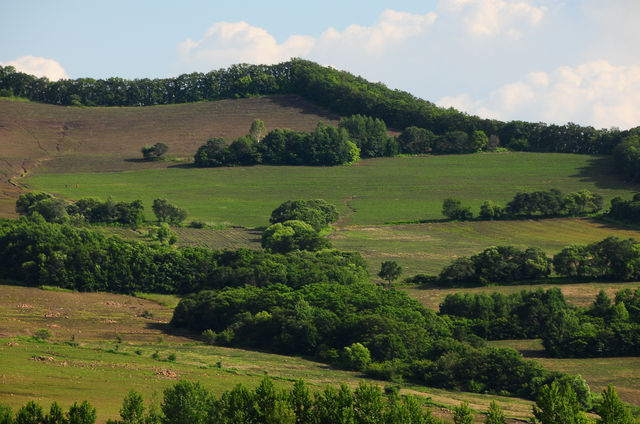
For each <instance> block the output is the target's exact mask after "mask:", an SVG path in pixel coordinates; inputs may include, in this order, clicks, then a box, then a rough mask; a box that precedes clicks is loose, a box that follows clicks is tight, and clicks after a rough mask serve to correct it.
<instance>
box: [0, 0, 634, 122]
mask: <svg viewBox="0 0 640 424" xmlns="http://www.w3.org/2000/svg"><path fill="white" fill-rule="evenodd" d="M0 3H4V4H3V5H2V7H1V10H2V14H3V18H4V19H3V24H2V25H1V26H0V65H4V66H6V65H12V66H15V67H16V68H17V69H18V70H21V71H23V72H28V73H31V74H34V75H38V76H47V77H48V78H49V79H52V80H57V79H60V78H80V77H91V78H108V77H113V76H117V77H123V78H130V79H133V78H163V77H169V76H177V75H179V74H181V73H190V72H207V71H209V70H212V69H219V68H226V67H228V66H230V65H232V64H235V63H262V64H273V63H279V62H282V61H286V60H288V59H290V58H291V57H301V58H304V59H309V60H312V61H315V62H318V63H320V64H321V65H326V66H333V67H335V68H338V69H342V70H345V71H348V72H351V73H352V74H355V75H360V76H362V77H364V78H366V79H368V80H370V81H379V82H382V83H384V84H385V85H387V86H388V87H390V88H392V89H399V90H404V91H408V92H410V93H411V94H413V95H415V96H417V97H420V98H423V99H425V100H429V101H432V102H434V103H436V104H438V105H440V106H444V107H455V108H456V109H459V110H462V111H464V112H467V113H469V114H474V115H479V116H481V117H485V118H496V119H501V120H514V119H517V120H525V121H535V122H538V121H542V122H548V123H558V124H563V123H566V122H574V123H578V124H581V125H591V126H594V127H596V128H610V127H618V128H621V129H626V128H630V127H635V126H639V125H640V48H638V46H639V45H640V25H638V22H640V1H638V0H606V1H605V0H565V1H560V0H394V1H388V0H369V1H351V0H341V1H334V0H324V1H317V0H316V1H308V0H297V1H289V0H271V1H264V0H262V1H253V0H245V1H229V0H226V1H218V0H208V1H205V0H183V1H181V2H173V1H172V2H170V1H163V0H156V1H146V0H128V1H121V0H109V1H100V2H98V1H86V0H82V1H79V0H78V1H73V0H56V1H45V0H40V1H35V0H20V1H11V0H0Z"/></svg>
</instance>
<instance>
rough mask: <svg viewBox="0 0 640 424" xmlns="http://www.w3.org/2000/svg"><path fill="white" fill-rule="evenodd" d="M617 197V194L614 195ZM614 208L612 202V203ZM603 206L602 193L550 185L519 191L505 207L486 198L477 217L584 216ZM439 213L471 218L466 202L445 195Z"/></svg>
mask: <svg viewBox="0 0 640 424" xmlns="http://www.w3.org/2000/svg"><path fill="white" fill-rule="evenodd" d="M616 199H617V198H616ZM612 208H613V203H612ZM601 210H602V196H600V195H599V194H597V193H591V192H590V191H588V190H580V191H577V192H574V193H567V194H563V193H562V192H561V191H560V190H558V189H554V188H552V189H551V190H546V191H544V190H543V191H533V192H529V193H524V192H518V193H516V195H515V196H514V197H513V199H512V200H511V201H509V202H508V203H507V206H506V207H502V206H499V205H497V204H495V203H494V202H492V201H490V200H486V201H484V202H483V203H482V205H481V206H480V213H479V214H478V219H485V220H486V219H488V220H493V219H522V218H551V217H562V216H583V215H588V214H593V213H597V212H600V211H601ZM442 214H443V215H444V216H446V217H447V218H449V219H456V220H460V221H465V220H470V219H473V212H471V208H470V207H469V206H464V205H463V204H462V202H461V201H460V200H458V199H454V198H447V199H445V200H444V201H443V202H442Z"/></svg>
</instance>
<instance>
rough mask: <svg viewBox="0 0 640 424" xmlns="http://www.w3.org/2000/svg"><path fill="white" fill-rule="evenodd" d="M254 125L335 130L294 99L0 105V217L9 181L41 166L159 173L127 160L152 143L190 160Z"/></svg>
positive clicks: (8, 208)
mask: <svg viewBox="0 0 640 424" xmlns="http://www.w3.org/2000/svg"><path fill="white" fill-rule="evenodd" d="M256 118H259V119H262V120H263V121H264V122H265V125H266V127H267V129H268V130H269V129H273V128H283V127H284V128H292V129H295V130H305V131H310V130H312V129H313V128H315V126H316V124H317V123H318V121H320V120H322V121H324V122H326V123H332V124H335V123H336V117H335V116H334V115H330V114H327V113H326V112H324V111H323V110H321V109H319V108H317V107H315V106H313V105H311V104H310V103H308V102H306V101H304V100H302V99H301V98H299V97H295V96H277V97H263V98H252V99H236V100H221V101H218V102H203V103H192V104H180V105H166V106H154V107H144V108H140V107H112V108H107V107H94V108H76V107H63V106H53V105H45V104H40V103H30V102H27V103H24V102H17V101H10V100H0V140H1V141H2V142H1V143H0V177H1V178H0V216H8V215H11V214H12V213H13V203H14V202H15V198H16V197H17V194H18V192H17V190H16V187H15V186H12V185H11V184H10V183H9V182H8V180H9V179H10V178H12V177H14V176H16V175H21V174H23V173H25V172H27V171H30V170H32V169H34V168H35V167H37V166H38V164H40V163H41V162H43V161H48V162H49V168H50V169H53V170H58V171H60V170H67V171H68V170H69V169H77V170H85V171H95V170H102V171H122V170H126V169H140V168H145V167H152V168H157V167H159V166H160V167H164V166H166V164H162V163H152V164H145V163H139V162H131V161H130V160H131V159H134V158H139V157H140V148H141V147H142V146H143V145H145V144H154V143H156V142H159V141H161V142H164V143H166V144H167V145H168V146H169V153H168V155H170V156H177V157H186V158H191V157H192V156H193V154H194V153H195V151H196V149H197V148H198V147H199V146H200V145H202V144H203V143H204V142H205V141H206V140H207V139H209V138H211V137H227V138H233V137H238V136H241V135H244V134H246V133H247V131H248V130H249V127H250V125H251V122H252V121H253V120H254V119H256ZM127 160H129V161H127ZM78 182H81V181H74V182H73V183H74V184H75V183H78Z"/></svg>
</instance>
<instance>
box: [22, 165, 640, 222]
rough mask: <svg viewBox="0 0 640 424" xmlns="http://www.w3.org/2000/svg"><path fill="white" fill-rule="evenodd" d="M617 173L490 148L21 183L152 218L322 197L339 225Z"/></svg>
mask: <svg viewBox="0 0 640 424" xmlns="http://www.w3.org/2000/svg"><path fill="white" fill-rule="evenodd" d="M613 174H614V173H613V172H612V164H611V160H610V158H609V157H595V156H587V155H571V154H559V153H546V154H545V153H486V154H475V155H449V156H422V157H401V158H382V159H371V160H363V161H361V162H360V163H358V164H356V165H353V166H348V167H347V166H337V167H287V166H282V167H279V166H254V167H236V168H210V169H197V168H182V167H173V168H166V169H145V170H140V171H132V172H122V173H84V174H78V173H76V174H60V173H51V174H47V173H46V168H42V169H40V170H37V171H36V172H34V173H33V175H31V176H28V177H26V178H24V179H22V180H21V183H23V184H25V185H27V186H28V187H30V188H33V189H37V190H43V191H47V192H51V193H57V194H58V195H60V196H63V197H65V198H67V199H79V198H82V197H90V196H97V197H100V198H103V199H106V198H108V197H109V196H111V197H112V198H113V199H114V200H116V201H120V200H128V201H130V200H134V199H142V200H143V202H144V205H145V207H146V208H147V210H146V214H147V218H148V219H152V218H153V215H152V212H151V204H152V202H153V199H154V198H157V197H163V198H167V199H169V201H170V202H172V203H175V204H177V205H179V206H181V207H183V208H186V209H187V210H188V212H189V217H188V219H189V220H203V221H206V222H208V223H211V224H232V225H240V226H245V227H261V226H266V225H267V224H268V218H269V215H270V213H271V211H272V210H273V209H274V208H275V207H276V206H278V205H279V204H280V203H282V202H283V201H285V200H288V199H298V198H304V199H309V198H322V199H325V200H327V201H329V202H331V203H334V204H336V205H337V206H338V208H339V210H340V212H341V214H343V215H344V216H346V219H343V220H342V221H341V222H340V225H347V224H352V225H354V224H360V225H370V224H382V223H386V222H393V221H416V220H421V219H441V218H443V217H442V214H441V209H442V201H443V200H444V199H445V198H447V197H456V198H459V199H461V200H462V201H463V202H464V203H465V204H467V205H469V206H471V207H472V208H473V209H474V211H476V213H477V210H478V209H479V206H480V204H481V203H482V202H483V201H484V200H487V199H491V200H493V201H496V202H498V203H502V204H505V203H506V202H507V201H508V200H510V199H511V198H512V197H513V195H514V194H515V193H516V192H518V191H531V190H542V189H550V188H553V187H555V188H558V189H560V190H562V191H565V192H569V191H576V190H581V189H588V190H590V191H594V192H597V193H600V194H601V195H602V196H603V197H604V198H605V200H607V201H608V200H610V199H611V198H612V197H614V196H627V197H629V196H630V194H631V193H632V192H633V191H635V190H637V189H638V187H639V186H637V185H629V184H625V183H623V182H621V181H620V180H619V179H617V178H616V177H614V176H613ZM76 185H78V187H76Z"/></svg>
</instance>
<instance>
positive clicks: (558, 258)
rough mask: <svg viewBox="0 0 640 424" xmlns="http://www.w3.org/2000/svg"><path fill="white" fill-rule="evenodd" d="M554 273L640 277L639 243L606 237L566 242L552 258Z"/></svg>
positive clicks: (613, 277)
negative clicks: (577, 243)
mask: <svg viewBox="0 0 640 424" xmlns="http://www.w3.org/2000/svg"><path fill="white" fill-rule="evenodd" d="M553 265H554V269H555V271H556V273H558V274H559V275H563V276H568V277H581V278H585V277H586V278H596V279H608V280H623V281H629V280H636V279H638V278H640V243H638V242H637V241H636V240H634V239H626V240H621V239H619V238H617V237H607V238H606V239H604V240H601V241H599V242H595V243H591V244H589V245H587V246H569V247H566V248H564V249H563V250H562V251H560V252H559V253H558V254H557V255H555V256H554V258H553Z"/></svg>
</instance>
